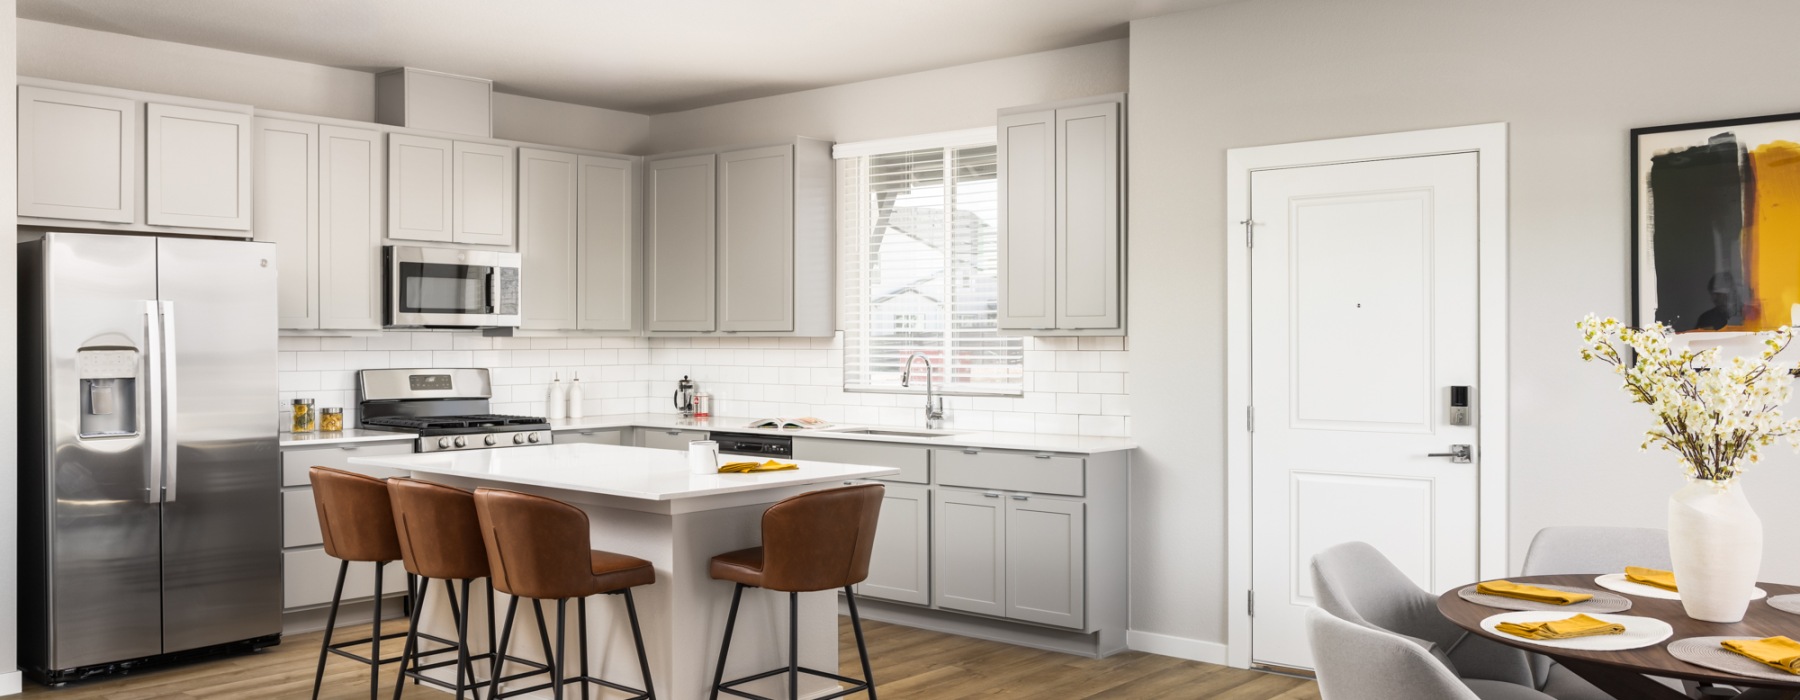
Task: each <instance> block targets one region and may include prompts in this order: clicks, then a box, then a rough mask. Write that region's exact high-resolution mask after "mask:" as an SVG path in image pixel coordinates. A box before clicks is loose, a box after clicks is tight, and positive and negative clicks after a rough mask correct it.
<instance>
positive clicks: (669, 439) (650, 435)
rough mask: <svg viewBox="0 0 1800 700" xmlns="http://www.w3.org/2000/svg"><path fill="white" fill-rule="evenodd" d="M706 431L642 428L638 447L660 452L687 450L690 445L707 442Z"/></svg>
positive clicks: (639, 433) (638, 437) (638, 433)
mask: <svg viewBox="0 0 1800 700" xmlns="http://www.w3.org/2000/svg"><path fill="white" fill-rule="evenodd" d="M705 439H706V431H704V430H677V429H674V428H640V429H638V431H637V446H638V447H654V448H656V449H659V450H685V449H687V448H688V443H690V442H693V441H695V440H705Z"/></svg>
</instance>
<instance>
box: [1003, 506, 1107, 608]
mask: <svg viewBox="0 0 1800 700" xmlns="http://www.w3.org/2000/svg"><path fill="white" fill-rule="evenodd" d="M1086 508H1087V506H1086V504H1084V503H1082V502H1080V501H1071V500H1066V499H1060V498H1045V497H1043V496H1037V495H1032V494H1023V493H1014V494H1008V495H1007V500H1006V616H1007V617H1009V618H1012V619H1014V620H1024V621H1026V622H1036V623H1039V624H1045V625H1055V626H1057V627H1081V626H1083V624H1084V623H1085V622H1086V615H1085V612H1086V609H1085V602H1086V593H1085V591H1084V588H1085V584H1086V581H1085V578H1086V571H1085V563H1086V550H1087V548H1086V545H1085V543H1084V542H1083V539H1084V538H1085V537H1086V533H1087V518H1086V516H1087V513H1086Z"/></svg>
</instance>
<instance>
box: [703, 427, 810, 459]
mask: <svg viewBox="0 0 1800 700" xmlns="http://www.w3.org/2000/svg"><path fill="white" fill-rule="evenodd" d="M708 438H709V439H711V440H712V441H713V442H717V443H719V454H726V455H738V456H741V457H763V458H777V457H779V458H788V459H791V458H793V456H794V439H793V438H791V437H788V436H786V435H757V434H754V433H713V434H711V435H709V436H708Z"/></svg>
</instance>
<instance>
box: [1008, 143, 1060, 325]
mask: <svg viewBox="0 0 1800 700" xmlns="http://www.w3.org/2000/svg"><path fill="white" fill-rule="evenodd" d="M999 141H1000V144H999V149H998V156H999V175H1000V250H999V253H1000V318H999V323H1000V328H1001V329H1003V330H1027V331H1033V330H1055V329H1056V248H1055V243H1056V112H1055V111H1053V110H1042V111H1036V112H1024V113H1020V114H1008V115H1004V116H1002V117H1000V130H999Z"/></svg>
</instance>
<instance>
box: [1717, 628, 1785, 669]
mask: <svg viewBox="0 0 1800 700" xmlns="http://www.w3.org/2000/svg"><path fill="white" fill-rule="evenodd" d="M1719 645H1720V646H1723V647H1725V648H1726V649H1730V650H1732V651H1735V652H1737V653H1739V654H1743V655H1744V656H1748V657H1750V658H1752V659H1756V660H1757V661H1760V662H1762V663H1765V664H1768V665H1770V666H1774V667H1775V668H1779V669H1781V670H1783V671H1787V672H1788V673H1793V674H1800V642H1796V641H1794V640H1792V639H1788V638H1787V637H1769V638H1767V639H1727V640H1725V641H1723V642H1719Z"/></svg>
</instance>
